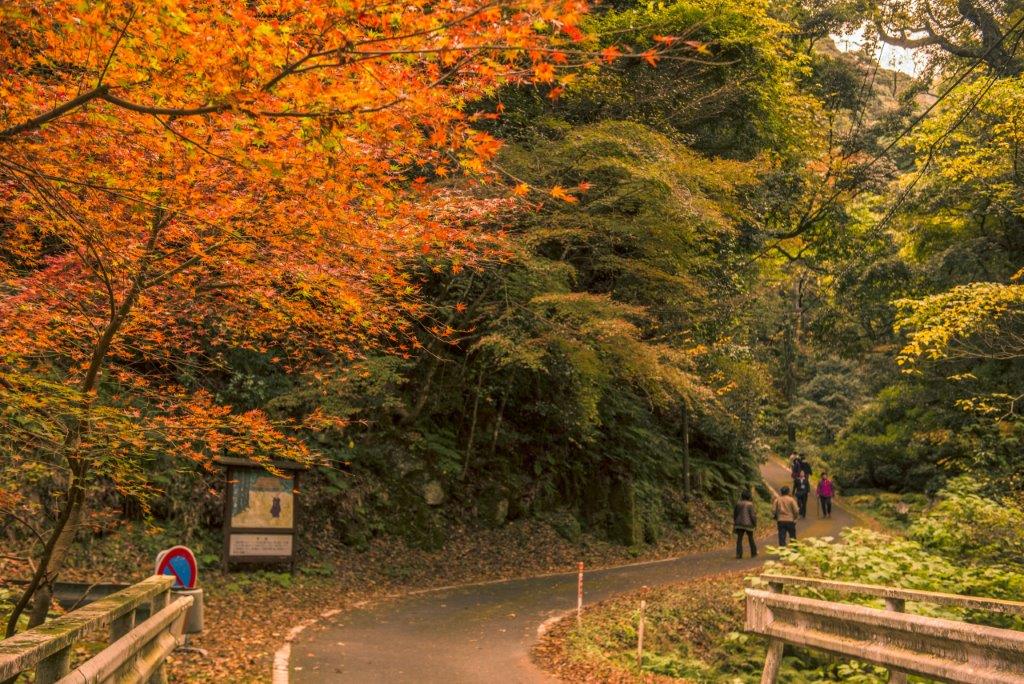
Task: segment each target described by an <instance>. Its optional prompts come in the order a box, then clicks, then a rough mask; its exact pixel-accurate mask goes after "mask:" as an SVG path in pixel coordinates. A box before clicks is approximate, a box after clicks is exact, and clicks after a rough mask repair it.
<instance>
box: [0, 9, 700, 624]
mask: <svg viewBox="0 0 1024 684" xmlns="http://www.w3.org/2000/svg"><path fill="white" fill-rule="evenodd" d="M586 10H587V6H586V3H585V2H584V1H583V0H523V1H515V0H512V1H497V2H494V1H490V0H458V1H454V0H440V1H438V0H406V1H404V2H402V3H392V2H389V1H387V0H376V1H367V0H343V1H342V0H319V1H311V0H267V1H262V0H255V1H254V0H160V1H159V2H140V1H136V2H130V1H128V0H106V1H103V2H100V1H98V0H84V1H83V0H45V1H44V0H10V1H8V2H4V3H2V4H0V26H2V28H0V436H2V438H3V439H2V444H0V455H2V456H4V457H6V459H7V461H8V464H9V467H8V469H7V470H8V472H11V471H14V472H28V471H30V470H31V469H33V468H36V469H41V470H42V471H43V474H37V475H35V477H38V478H39V479H44V478H49V480H48V481H49V482H50V483H51V484H52V489H53V490H54V491H55V492H56V493H57V495H56V498H55V500H56V504H57V505H56V508H57V511H58V513H57V515H56V520H55V524H54V525H53V529H52V531H51V532H50V533H49V534H48V536H46V537H45V539H44V543H43V544H42V547H43V548H42V550H41V551H40V553H39V554H38V555H39V558H38V562H37V563H36V566H35V571H34V573H33V577H32V580H31V583H30V584H29V586H28V589H27V590H26V591H25V593H24V595H23V596H22V597H21V599H20V600H19V601H18V603H17V605H16V607H15V610H14V612H13V614H12V616H11V619H10V621H9V623H8V626H7V633H8V634H12V633H13V632H14V631H15V630H16V626H17V621H18V617H19V615H20V614H21V613H22V612H23V611H24V610H25V609H26V608H27V606H28V604H29V602H30V601H31V600H32V597H33V596H35V601H34V603H33V608H32V614H31V619H30V624H32V625H34V624H38V623H40V622H41V621H42V620H43V619H44V618H45V615H46V613H47V610H48V609H49V605H50V597H51V591H50V586H51V584H52V582H53V580H54V579H55V578H56V576H57V574H58V573H59V572H60V570H61V567H62V565H63V563H64V561H65V559H66V557H67V555H68V551H69V548H70V547H71V544H72V542H73V540H74V536H75V533H76V531H77V530H78V529H79V527H80V525H81V521H82V516H83V510H84V509H85V504H86V498H87V493H88V491H89V486H90V483H91V482H94V481H95V480H96V479H97V478H107V479H108V480H112V481H113V482H114V483H115V484H117V485H118V486H119V487H122V488H123V489H133V488H134V491H142V490H144V489H145V488H146V487H147V485H146V477H145V473H144V472H143V467H142V465H140V464H141V463H142V461H140V456H142V455H146V454H150V455H151V454H154V453H171V454H176V455H183V456H187V457H189V458H191V459H194V460H195V461H198V462H200V463H203V464H208V463H209V462H210V461H211V459H212V458H213V457H214V456H215V455H219V454H222V453H229V454H233V455H241V456H246V457H249V458H253V459H256V460H262V461H269V460H271V459H273V458H288V459H298V460H308V459H310V458H311V454H310V452H309V450H308V449H307V448H306V447H305V446H304V444H303V442H302V441H301V440H299V439H296V438H294V437H292V436H290V434H289V430H288V429H286V426H282V425H277V424H274V423H272V422H271V421H270V420H268V418H267V417H266V416H265V415H264V414H262V413H261V412H259V411H249V412H240V411H235V410H233V409H232V408H231V407H229V406H223V405H220V404H218V402H217V401H216V400H215V398H214V397H213V396H211V395H210V394H209V393H207V392H204V391H202V390H200V389H197V388H196V384H195V383H189V382H187V381H185V380H183V378H187V377H201V376H202V375H203V374H204V373H209V372H211V371H215V370H217V369H220V368H223V366H224V361H223V357H222V355H221V354H220V350H224V349H251V350H257V351H260V352H263V353H267V354H271V355H272V358H273V361H274V362H275V363H278V364H280V365H281V367H282V368H284V369H286V370H289V371H302V370H307V369H309V368H315V367H318V366H320V365H323V364H325V363H329V362H331V360H333V359H338V358H345V357H351V356H353V355H356V354H359V353H360V352H362V351H364V350H365V349H367V348H368V347H371V346H373V345H377V344H387V345H394V346H397V347H399V348H401V347H403V346H405V347H406V348H407V349H408V348H409V347H411V346H414V345H415V344H416V342H415V339H416V338H415V336H414V335H411V334H409V326H410V325H411V322H413V321H415V320H417V319H418V318H420V317H422V316H423V314H424V307H423V304H422V303H421V302H420V301H419V300H418V298H417V291H416V287H415V283H413V282H411V281H410V279H409V277H408V275H407V272H406V269H405V268H404V265H405V264H407V263H408V261H409V260H410V259H412V258H414V257H416V256H417V255H422V254H424V253H438V254H440V255H443V256H444V257H445V258H448V259H470V258H472V255H473V254H475V253H477V252H478V250H479V247H480V243H481V241H482V240H483V239H484V238H482V237H481V236H480V235H478V234H476V233H475V232H474V231H473V225H472V224H473V222H474V219H475V218H476V217H478V216H480V215H481V214H483V213H486V212H487V211H488V210H489V206H490V205H488V203H486V202H484V201H482V200H480V199H474V198H473V197H472V196H471V195H468V194H460V193H459V191H457V190H454V189H452V187H453V186H451V185H443V184H436V183H431V182H429V181H430V180H432V179H439V178H443V177H446V176H452V175H457V174H462V175H464V176H467V177H469V178H472V179H480V178H481V177H484V178H486V177H487V176H488V175H489V174H490V173H492V172H491V171H490V170H489V166H488V161H489V160H490V159H491V158H492V157H493V156H494V155H495V154H496V153H497V151H498V149H499V147H500V143H499V141H497V140H495V139H494V138H492V137H491V136H489V135H487V134H486V133H483V132H481V131H478V130H475V129H474V127H473V121H474V118H475V117H479V116H487V117H490V116H496V115H497V113H494V112H490V113H487V112H476V113H474V112H471V111H468V107H467V103H470V102H473V101H475V100H479V99H480V98H481V97H482V96H483V95H486V94H489V93H492V92H493V91H494V90H495V89H496V88H497V87H499V86H500V85H502V84H503V83H506V82H509V81H515V80H520V81H532V82H534V83H537V84H538V85H539V87H544V88H548V89H550V91H551V93H552V96H554V95H556V94H557V93H558V92H560V89H561V88H562V87H563V86H564V85H565V84H566V83H567V82H568V80H569V79H570V78H571V71H572V70H573V69H578V68H580V67H586V66H588V65H591V64H598V63H602V62H604V61H609V60H611V59H618V58H621V57H623V56H625V57H633V58H635V59H644V60H646V61H648V62H649V63H651V64H653V63H654V62H655V61H656V60H657V59H660V58H680V59H683V58H685V57H679V56H677V55H673V54H672V53H673V52H674V51H676V50H677V46H673V45H672V44H671V42H666V43H664V47H663V49H662V50H661V51H660V52H658V53H657V54H655V53H654V52H651V51H648V52H645V53H643V54H642V55H630V53H629V51H628V49H623V50H620V49H618V48H615V49H614V52H613V53H612V52H610V51H609V50H608V49H606V50H605V51H604V52H602V53H592V52H590V50H591V49H593V46H592V44H591V42H589V41H590V39H588V37H587V36H586V35H585V34H584V32H583V31H582V30H581V29H580V21H581V19H582V18H583V16H584V15H585V13H586ZM526 190H528V189H526ZM524 192H525V191H524V189H523V188H518V189H517V190H516V191H515V193H509V196H510V197H512V196H513V195H514V194H516V195H517V194H524ZM551 194H552V195H555V196H556V197H557V196H558V194H559V193H556V192H555V191H552V193H551ZM560 194H561V195H566V193H565V192H564V191H561V193H560ZM566 199H572V198H571V196H566ZM0 474H2V473H0ZM9 484H10V482H5V481H4V480H3V479H0V486H5V485H9ZM0 494H2V496H0V505H3V506H4V507H6V508H7V510H8V511H13V509H14V507H16V506H17V505H19V504H24V503H25V502H24V500H23V499H21V498H19V494H18V492H17V491H15V490H14V488H13V487H10V486H8V487H7V491H6V492H0Z"/></svg>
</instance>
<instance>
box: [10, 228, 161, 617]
mask: <svg viewBox="0 0 1024 684" xmlns="http://www.w3.org/2000/svg"><path fill="white" fill-rule="evenodd" d="M169 221H170V217H168V216H167V215H165V214H164V211H163V209H157V210H156V212H155V213H154V214H153V223H152V226H151V230H150V234H149V239H148V241H147V242H146V249H145V252H144V253H143V256H142V258H141V261H140V263H139V270H138V272H137V273H136V274H135V277H134V278H133V279H132V284H131V287H130V288H129V290H128V292H127V293H126V294H125V297H124V299H123V300H122V301H121V303H120V305H117V306H115V302H114V299H113V297H114V295H113V294H111V301H110V306H111V312H110V319H109V320H108V321H107V325H106V327H105V328H104V330H103V332H102V333H101V334H100V336H99V338H98V339H97V340H96V345H95V346H94V347H93V351H92V356H91V358H90V359H89V366H88V367H87V368H86V371H85V376H84V377H83V378H82V383H81V385H80V386H79V391H80V392H81V395H82V397H81V409H82V415H81V416H75V417H72V418H71V419H70V421H69V423H68V433H67V436H66V437H65V439H64V444H63V447H62V450H61V452H60V453H61V454H63V455H64V457H65V458H66V459H67V463H68V470H69V472H70V475H71V480H70V482H68V497H67V500H66V501H65V503H64V508H63V509H61V513H60V515H59V517H58V518H57V523H56V525H55V526H54V529H53V532H51V534H50V538H49V539H48V540H47V542H46V546H45V547H44V548H43V554H42V556H41V557H40V559H39V564H38V565H37V566H36V571H35V573H33V575H32V580H31V581H30V582H29V585H28V587H26V588H25V591H24V593H23V594H22V595H21V597H19V599H18V602H17V603H16V604H15V606H14V609H13V610H12V611H11V615H10V617H9V618H8V621H7V630H6V634H7V636H8V637H10V636H13V635H14V633H15V632H16V631H17V628H18V618H20V617H21V614H22V613H23V612H24V611H25V608H26V607H27V606H28V603H29V601H30V600H32V599H33V597H35V600H34V601H33V605H32V612H31V614H30V616H29V628H30V629H31V628H32V627H36V626H38V625H40V624H42V623H43V621H45V620H46V614H47V613H48V612H49V610H50V601H51V600H52V598H53V582H54V581H55V580H56V579H57V575H58V574H59V573H60V570H61V569H62V568H63V566H64V561H65V560H66V559H67V556H68V552H69V551H70V550H71V545H72V544H73V543H74V541H75V535H76V534H77V532H78V528H79V525H80V524H81V520H82V509H83V508H84V506H85V494H86V490H85V486H86V483H85V478H86V476H87V475H88V472H89V462H88V460H87V459H86V458H83V456H82V454H80V453H79V450H80V448H81V445H82V437H83V436H84V435H85V433H86V432H87V430H88V428H89V413H90V408H91V403H92V397H93V395H94V394H95V392H96V389H97V387H98V385H99V381H100V374H101V371H102V370H103V365H104V363H105V362H106V360H107V354H108V353H109V352H110V347H111V345H112V344H113V342H114V338H115V337H116V336H117V334H118V332H120V330H121V327H122V326H123V325H124V322H125V320H126V319H127V318H128V316H129V314H131V311H132V308H133V307H134V306H135V303H136V302H137V301H138V298H139V295H140V294H141V293H142V291H143V290H144V289H145V288H146V278H147V277H148V275H149V263H150V259H151V258H152V255H153V251H154V249H155V248H156V242H157V238H158V237H159V235H160V231H161V230H162V229H163V228H164V226H166V225H167V223H168V222H169Z"/></svg>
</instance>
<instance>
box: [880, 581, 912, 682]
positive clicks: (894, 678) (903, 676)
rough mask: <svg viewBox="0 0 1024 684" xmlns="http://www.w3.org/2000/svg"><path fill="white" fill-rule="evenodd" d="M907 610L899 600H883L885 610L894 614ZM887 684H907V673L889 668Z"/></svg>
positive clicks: (904, 602)
mask: <svg viewBox="0 0 1024 684" xmlns="http://www.w3.org/2000/svg"><path fill="white" fill-rule="evenodd" d="M906 608H907V602H906V601H905V600H903V599H901V598H887V599H885V609H886V610H891V611H893V612H895V613H902V612H904V611H905V610H906ZM889 683H890V684H907V673H906V672H900V671H899V670H894V669H892V668H889Z"/></svg>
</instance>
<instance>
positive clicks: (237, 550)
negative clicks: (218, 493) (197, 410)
mask: <svg viewBox="0 0 1024 684" xmlns="http://www.w3.org/2000/svg"><path fill="white" fill-rule="evenodd" d="M217 463H219V464H220V465H223V466H225V469H226V476H227V482H226V486H225V488H224V551H223V553H222V557H221V562H222V565H223V567H224V570H225V571H227V570H229V569H230V567H231V565H232V564H235V565H241V564H260V565H266V564H272V563H283V564H288V565H289V566H290V567H291V570H292V572H294V571H295V551H296V548H295V546H296V545H295V534H296V529H297V526H298V520H299V506H298V480H299V470H301V469H302V466H300V465H298V464H296V463H279V462H275V463H274V464H273V466H274V467H275V468H276V469H277V470H279V471H280V472H281V473H282V475H283V476H278V475H275V474H274V473H271V472H269V471H268V470H267V469H266V468H264V467H263V466H262V465H259V464H257V463H254V462H252V461H248V460H246V459H241V458H220V459H217Z"/></svg>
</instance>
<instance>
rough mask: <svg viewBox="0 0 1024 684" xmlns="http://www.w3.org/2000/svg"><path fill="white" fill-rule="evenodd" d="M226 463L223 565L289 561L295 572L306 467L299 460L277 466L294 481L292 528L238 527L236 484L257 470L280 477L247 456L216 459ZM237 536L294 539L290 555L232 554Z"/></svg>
mask: <svg viewBox="0 0 1024 684" xmlns="http://www.w3.org/2000/svg"><path fill="white" fill-rule="evenodd" d="M216 462H217V463H218V464H220V465H222V466H224V478H225V482H224V543H223V549H222V551H221V566H222V567H223V569H224V571H225V572H227V571H229V570H230V569H231V566H232V565H270V564H287V565H288V566H289V568H290V570H291V572H292V573H294V572H295V564H296V558H297V556H298V553H297V552H298V535H297V532H298V529H299V521H300V520H301V512H302V506H301V505H300V501H301V497H300V496H299V473H300V471H301V470H304V467H303V466H301V465H299V464H297V463H288V462H274V463H273V464H272V465H273V467H275V468H277V469H278V470H282V471H284V472H285V473H286V475H287V476H288V477H290V478H291V482H292V521H291V527H250V526H246V527H235V526H234V524H233V522H232V518H233V515H232V503H233V501H234V497H235V493H236V483H238V482H239V474H240V473H242V472H251V471H257V472H259V473H262V474H263V475H264V476H266V477H276V476H275V475H273V474H272V473H270V472H269V471H268V470H267V469H266V468H265V467H264V466H262V465H260V464H258V463H255V462H253V461H249V460H247V459H244V458H228V457H224V458H219V459H217V461H216ZM237 535H261V536H281V537H289V538H290V539H291V553H290V554H287V555H286V554H272V555H248V554H246V555H232V554H231V538H232V536H237Z"/></svg>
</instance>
